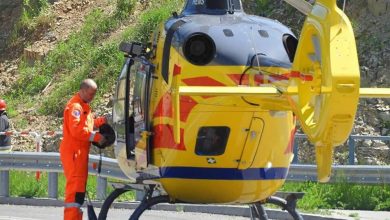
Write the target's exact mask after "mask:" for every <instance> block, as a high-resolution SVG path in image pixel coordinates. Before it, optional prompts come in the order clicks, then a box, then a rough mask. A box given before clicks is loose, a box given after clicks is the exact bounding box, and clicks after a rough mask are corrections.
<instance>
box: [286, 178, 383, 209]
mask: <svg viewBox="0 0 390 220" xmlns="http://www.w3.org/2000/svg"><path fill="white" fill-rule="evenodd" d="M281 190H282V191H289V192H304V193H305V196H304V197H303V198H302V199H301V200H299V202H298V208H300V209H303V210H318V209H348V210H375V211H390V199H389V198H390V186H388V185H360V184H350V183H346V182H343V181H342V180H340V182H339V183H331V184H321V183H317V182H304V183H295V182H287V183H286V184H285V185H284V186H283V187H282V189H281Z"/></svg>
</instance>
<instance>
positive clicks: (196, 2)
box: [192, 0, 204, 5]
mask: <svg viewBox="0 0 390 220" xmlns="http://www.w3.org/2000/svg"><path fill="white" fill-rule="evenodd" d="M192 4H194V5H204V0H193V1H192Z"/></svg>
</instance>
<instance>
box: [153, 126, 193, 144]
mask: <svg viewBox="0 0 390 220" xmlns="http://www.w3.org/2000/svg"><path fill="white" fill-rule="evenodd" d="M153 132H154V137H153V147H154V148H156V149H157V148H168V149H176V150H186V147H185V146H184V130H183V129H180V143H175V139H174V136H173V126H172V125H164V124H159V125H156V126H154V127H153Z"/></svg>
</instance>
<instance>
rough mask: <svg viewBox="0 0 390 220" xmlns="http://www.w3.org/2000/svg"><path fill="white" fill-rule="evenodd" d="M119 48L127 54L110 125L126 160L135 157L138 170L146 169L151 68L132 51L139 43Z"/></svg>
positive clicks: (148, 155) (150, 65)
mask: <svg viewBox="0 0 390 220" xmlns="http://www.w3.org/2000/svg"><path fill="white" fill-rule="evenodd" d="M120 47H121V50H122V51H123V52H126V53H127V55H126V61H125V64H124V65H123V68H122V72H121V75H120V77H119V79H118V82H117V88H116V95H115V98H114V108H113V119H114V121H113V122H114V128H115V130H116V131H117V145H118V146H119V147H120V146H121V145H123V147H126V156H127V159H134V157H135V160H136V164H137V168H138V169H141V168H146V167H147V166H148V164H149V162H150V160H151V157H150V150H149V147H150V145H149V134H150V133H149V132H148V129H149V115H148V114H149V97H150V90H151V80H150V79H151V75H152V73H153V69H154V68H153V65H152V64H151V63H149V62H148V61H147V60H146V59H145V58H143V57H141V56H139V54H134V53H133V52H132V51H133V50H134V49H133V47H141V45H137V44H134V43H132V44H127V47H128V48H129V51H130V52H129V51H127V50H126V49H127V48H126V45H121V46H120ZM123 47H125V48H124V49H123ZM140 52H142V51H141V50H140ZM140 54H141V53H140ZM137 55H138V56H137Z"/></svg>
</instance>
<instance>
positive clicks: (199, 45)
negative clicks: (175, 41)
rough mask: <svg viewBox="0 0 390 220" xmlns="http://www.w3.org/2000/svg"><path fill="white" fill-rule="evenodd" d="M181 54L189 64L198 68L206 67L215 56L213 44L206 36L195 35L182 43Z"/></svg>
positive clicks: (201, 34)
mask: <svg viewBox="0 0 390 220" xmlns="http://www.w3.org/2000/svg"><path fill="white" fill-rule="evenodd" d="M183 53H184V56H185V58H186V59H187V60H188V61H189V62H190V63H192V64H194V65H200V66H202V65H206V64H208V63H210V62H211V60H213V58H214V56H215V43H214V41H213V40H212V39H211V38H210V37H209V36H208V35H206V34H203V33H196V34H193V35H191V36H190V37H189V38H188V39H187V40H186V42H185V43H184V47H183Z"/></svg>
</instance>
